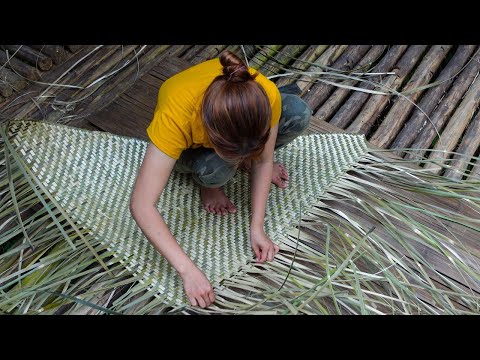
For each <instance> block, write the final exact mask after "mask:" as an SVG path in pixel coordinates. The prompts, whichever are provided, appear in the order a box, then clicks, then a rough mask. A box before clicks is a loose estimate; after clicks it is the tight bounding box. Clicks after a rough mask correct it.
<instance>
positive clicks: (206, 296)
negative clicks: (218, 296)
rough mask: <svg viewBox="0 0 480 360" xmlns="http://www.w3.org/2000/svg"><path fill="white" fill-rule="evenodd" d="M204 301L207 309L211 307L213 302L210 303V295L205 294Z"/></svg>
mask: <svg viewBox="0 0 480 360" xmlns="http://www.w3.org/2000/svg"><path fill="white" fill-rule="evenodd" d="M202 299H203V301H204V302H205V307H209V306H210V305H211V304H212V302H211V301H210V297H209V296H208V294H204V295H202Z"/></svg>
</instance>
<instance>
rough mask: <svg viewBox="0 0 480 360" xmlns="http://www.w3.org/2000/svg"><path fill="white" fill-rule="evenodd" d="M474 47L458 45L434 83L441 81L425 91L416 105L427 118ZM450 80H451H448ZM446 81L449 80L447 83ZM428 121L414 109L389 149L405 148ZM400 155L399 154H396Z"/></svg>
mask: <svg viewBox="0 0 480 360" xmlns="http://www.w3.org/2000/svg"><path fill="white" fill-rule="evenodd" d="M475 48H476V45H460V46H459V47H458V48H457V50H456V52H455V54H454V55H453V57H452V58H451V60H450V61H449V62H448V65H447V66H446V67H445V68H444V69H443V70H442V71H441V73H440V75H439V76H438V77H437V78H436V79H435V81H436V82H437V81H439V82H440V81H443V82H442V83H441V84H439V85H436V86H434V87H432V88H430V89H428V90H427V92H426V93H425V96H423V97H422V100H421V101H420V103H419V104H418V106H419V107H420V109H422V110H423V111H424V112H425V113H426V114H427V115H428V116H430V114H431V113H432V111H433V110H434V108H435V106H436V105H437V104H438V103H439V101H440V99H441V97H442V96H443V95H444V94H445V91H446V89H447V88H448V87H449V86H450V85H451V84H452V83H453V81H454V79H453V78H452V77H453V76H454V75H455V74H456V73H457V72H458V71H459V70H460V69H461V68H462V66H464V65H465V63H466V62H467V60H468V59H469V58H470V56H471V55H472V54H473V52H474V51H475ZM450 78H452V79H450ZM447 79H450V80H448V81H447ZM425 121H428V119H427V118H426V117H425V115H424V114H423V113H422V112H421V111H420V110H419V109H414V111H413V114H412V116H411V117H410V118H409V119H408V120H407V122H406V123H405V126H404V127H403V129H402V130H401V131H400V133H399V134H398V135H397V137H396V138H395V140H394V141H393V143H392V145H391V146H390V147H391V148H393V149H394V148H407V147H409V146H410V145H411V144H412V142H413V141H414V140H415V138H416V137H417V136H418V133H419V132H420V130H421V128H422V123H423V122H425ZM398 155H400V154H398Z"/></svg>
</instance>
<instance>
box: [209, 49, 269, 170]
mask: <svg viewBox="0 0 480 360" xmlns="http://www.w3.org/2000/svg"><path fill="white" fill-rule="evenodd" d="M220 63H221V64H222V65H223V74H222V75H219V76H217V77H216V78H215V79H214V80H213V81H212V83H211V84H210V85H209V87H208V88H207V90H206V92H205V95H204V97H203V102H202V121H203V124H204V126H205V129H206V132H207V134H208V137H209V139H210V141H211V142H212V144H213V146H214V147H215V150H216V151H217V152H218V153H219V155H220V156H221V157H223V158H224V159H226V160H227V161H229V162H232V163H235V164H238V163H240V162H242V161H243V160H247V159H253V160H255V159H257V158H258V157H259V156H260V154H261V153H262V151H263V149H264V147H265V143H266V142H267V140H268V137H269V135H270V119H271V116H272V109H271V106H270V102H269V99H268V96H267V94H266V92H265V90H264V89H263V87H262V86H261V85H260V84H259V83H258V82H256V81H254V80H255V78H256V76H257V75H258V73H255V74H253V75H252V74H250V72H249V71H248V67H247V65H246V64H245V63H244V62H243V61H242V60H241V59H240V58H239V57H238V56H236V55H235V54H234V53H232V52H230V51H224V52H223V53H222V54H220Z"/></svg>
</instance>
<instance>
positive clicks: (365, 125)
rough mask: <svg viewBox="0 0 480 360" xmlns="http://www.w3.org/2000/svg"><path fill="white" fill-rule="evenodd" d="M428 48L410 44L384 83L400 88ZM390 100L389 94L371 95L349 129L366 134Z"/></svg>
mask: <svg viewBox="0 0 480 360" xmlns="http://www.w3.org/2000/svg"><path fill="white" fill-rule="evenodd" d="M426 49H427V45H412V46H410V47H409V48H408V49H407V51H406V52H405V54H404V55H403V56H402V57H401V59H400V60H399V61H398V64H397V65H396V66H395V68H394V69H393V72H395V74H396V75H389V76H387V77H386V78H385V80H384V82H382V84H383V85H384V86H387V87H389V88H392V89H394V90H396V89H398V88H399V87H400V86H401V85H402V83H403V81H404V80H405V78H406V77H407V75H408V74H409V73H410V71H411V70H412V69H413V68H414V67H415V65H416V64H417V62H418V61H419V60H420V59H421V58H422V55H423V53H424V51H425V50H426ZM379 90H380V89H379ZM390 100H391V97H390V96H387V95H372V96H370V98H369V99H368V101H367V102H366V104H365V106H364V107H363V109H362V110H361V111H360V113H359V114H358V115H357V116H356V117H355V119H354V120H353V121H352V123H351V124H350V125H349V126H348V127H347V131H348V132H352V133H360V134H366V133H367V132H368V131H369V130H370V128H371V127H372V125H373V124H374V122H375V120H376V119H377V117H378V116H379V115H380V113H381V112H382V110H383V109H384V108H385V107H386V106H387V103H388V102H389V101H390Z"/></svg>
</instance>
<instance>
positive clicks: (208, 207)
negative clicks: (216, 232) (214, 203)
mask: <svg viewBox="0 0 480 360" xmlns="http://www.w3.org/2000/svg"><path fill="white" fill-rule="evenodd" d="M207 211H208V212H209V213H210V214H213V210H212V207H211V206H210V205H207Z"/></svg>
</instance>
